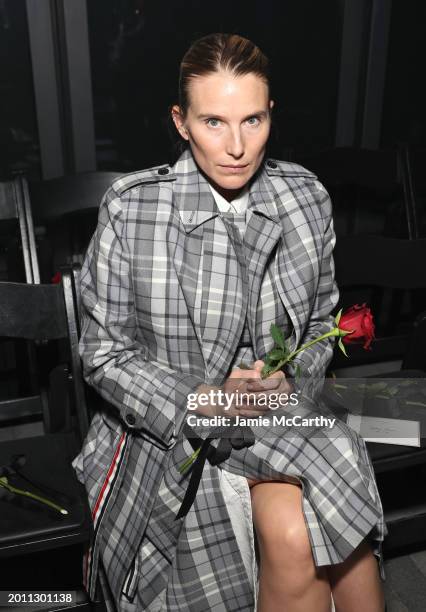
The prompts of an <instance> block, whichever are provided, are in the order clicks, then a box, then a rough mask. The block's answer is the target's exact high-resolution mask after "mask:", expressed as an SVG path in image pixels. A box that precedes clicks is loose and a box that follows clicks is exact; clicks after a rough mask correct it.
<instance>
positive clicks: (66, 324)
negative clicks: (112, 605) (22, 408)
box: [0, 271, 103, 610]
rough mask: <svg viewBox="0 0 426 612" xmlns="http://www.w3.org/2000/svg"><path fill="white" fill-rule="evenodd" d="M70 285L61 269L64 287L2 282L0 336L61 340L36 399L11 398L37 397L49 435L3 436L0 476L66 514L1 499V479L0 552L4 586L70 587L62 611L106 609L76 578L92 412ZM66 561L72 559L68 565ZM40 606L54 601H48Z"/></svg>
mask: <svg viewBox="0 0 426 612" xmlns="http://www.w3.org/2000/svg"><path fill="white" fill-rule="evenodd" d="M73 283H74V277H73V274H72V272H70V271H63V275H62V285H41V284H38V285H34V284H17V283H0V335H1V336H9V337H17V338H25V339H28V340H31V341H43V342H47V341H49V343H54V344H59V345H60V346H59V347H56V348H57V349H58V350H57V353H58V354H59V355H60V356H61V357H62V359H63V358H64V356H65V355H66V358H67V359H66V361H65V360H64V359H63V360H61V363H60V364H59V365H58V363H57V362H56V364H54V367H53V368H52V371H51V373H50V376H49V385H47V387H48V388H47V389H46V390H44V389H43V391H42V393H41V395H40V397H37V398H35V397H32V398H21V399H20V400H16V402H26V401H29V402H30V403H34V402H36V401H37V402H39V403H40V405H41V406H42V411H43V416H44V426H45V431H46V433H45V434H44V435H40V436H34V437H27V438H23V439H16V440H4V441H2V442H0V466H3V469H2V476H3V477H4V476H6V477H7V478H8V484H9V485H12V486H15V487H18V488H19V489H21V490H27V491H30V492H31V493H33V494H37V495H42V496H43V497H45V498H47V499H49V500H51V501H54V502H55V503H56V504H57V505H58V506H60V507H62V508H64V509H66V510H67V512H68V514H63V513H61V512H59V511H58V510H57V509H55V508H50V507H48V506H46V505H44V504H42V503H40V502H38V501H34V500H33V499H29V498H28V497H25V496H22V495H19V494H15V495H14V496H13V497H12V498H11V499H6V496H7V495H8V494H10V491H9V490H8V489H7V487H5V486H4V481H3V486H2V485H0V493H1V497H0V557H1V558H2V560H3V562H2V585H3V588H10V589H21V590H22V589H33V590H34V589H37V590H56V591H57V590H61V589H62V590H73V591H77V602H76V603H74V604H69V605H67V606H66V608H65V609H77V608H78V609H81V610H92V609H103V608H102V602H101V601H100V600H99V602H95V603H92V602H89V601H88V598H87V595H86V593H85V592H84V590H83V588H82V586H81V584H82V583H81V582H79V579H80V577H81V560H82V555H83V553H84V551H85V550H86V549H87V548H88V545H89V541H90V537H91V534H92V532H93V527H92V519H91V513H90V508H89V506H88V502H87V495H86V491H85V488H84V486H83V485H82V484H81V483H80V482H79V481H78V480H77V478H76V476H75V473H74V470H73V468H72V466H71V461H72V459H73V458H74V457H75V456H76V455H77V453H78V452H79V449H80V447H81V443H82V440H83V439H84V437H85V435H86V433H87V430H88V422H89V418H90V416H89V413H88V410H87V404H86V396H85V389H84V386H83V380H82V376H81V369H80V368H81V365H80V358H79V355H78V333H79V332H78V317H77V308H76V293H75V290H74V289H73ZM55 354H56V351H55ZM13 409H14V403H13V402H10V401H9V402H6V403H4V402H0V412H1V411H5V412H6V413H7V414H9V415H13ZM5 466H6V467H5ZM6 484H7V483H6ZM8 491H9V492H8ZM67 559H72V560H73V562H74V565H73V566H72V567H71V566H68V564H67ZM73 571H74V572H76V574H75V575H73ZM76 581H77V582H76ZM40 609H42V610H54V609H57V606H55V605H52V604H50V605H48V604H46V606H43V607H41V608H40Z"/></svg>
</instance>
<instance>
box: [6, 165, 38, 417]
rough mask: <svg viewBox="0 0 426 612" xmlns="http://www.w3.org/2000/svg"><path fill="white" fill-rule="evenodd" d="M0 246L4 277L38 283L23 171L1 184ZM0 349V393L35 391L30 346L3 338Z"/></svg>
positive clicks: (33, 357) (27, 193)
mask: <svg viewBox="0 0 426 612" xmlns="http://www.w3.org/2000/svg"><path fill="white" fill-rule="evenodd" d="M17 230H18V231H17ZM0 245H1V247H2V251H3V253H2V254H3V260H4V262H5V264H6V269H5V271H4V273H3V274H2V278H3V280H9V281H23V280H25V281H26V282H27V283H39V282H40V272H39V265H38V258H37V251H36V242H35V234H34V226H33V219H32V212H31V206H30V199H29V192H28V183H27V180H26V178H25V177H24V176H23V175H22V174H21V175H18V176H16V177H15V178H14V179H13V180H10V181H6V182H2V183H0ZM1 349H2V350H1V351H0V352H1V359H0V381H1V385H2V391H1V395H2V396H3V397H6V396H8V395H13V394H14V393H15V389H16V388H17V387H18V388H19V389H20V391H21V392H25V391H27V392H34V390H35V388H36V386H37V385H36V379H35V369H36V368H35V355H34V350H33V347H32V346H31V345H30V344H29V343H27V342H25V341H23V342H13V341H10V340H4V339H2V341H1ZM16 416H18V414H17V413H16ZM0 418H1V417H0Z"/></svg>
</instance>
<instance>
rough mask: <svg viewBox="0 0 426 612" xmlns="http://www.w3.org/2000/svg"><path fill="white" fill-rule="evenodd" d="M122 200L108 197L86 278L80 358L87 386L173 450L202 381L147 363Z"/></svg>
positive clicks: (84, 273)
mask: <svg viewBox="0 0 426 612" xmlns="http://www.w3.org/2000/svg"><path fill="white" fill-rule="evenodd" d="M124 226H125V223H124V222H123V205H122V202H121V198H120V196H118V195H117V193H116V192H115V191H113V190H112V189H110V190H109V191H108V192H107V194H106V195H105V197H104V199H103V201H102V203H101V207H100V211H99V218H98V225H97V228H96V231H95V233H94V235H93V238H92V240H91V242H90V245H89V247H88V251H87V254H86V258H85V261H84V264H83V269H82V277H81V306H82V309H81V310H82V315H81V318H82V320H81V328H82V332H81V339H80V347H79V348H80V355H81V358H82V363H83V374H84V378H85V380H86V381H87V382H88V383H89V384H90V385H92V386H93V387H94V388H95V389H96V390H97V391H98V392H99V393H100V395H101V396H102V397H103V398H105V399H106V400H107V401H108V402H110V403H111V404H112V405H113V406H115V407H116V408H117V409H118V411H119V415H120V417H121V419H122V420H123V421H124V423H125V424H126V425H127V427H128V428H130V429H134V430H137V431H138V432H140V433H141V435H144V436H147V437H148V438H150V439H151V440H152V441H153V442H154V443H156V444H158V445H160V446H161V447H165V448H170V447H171V446H173V445H174V444H175V442H176V438H177V436H178V434H179V431H180V429H181V427H182V425H183V421H184V418H185V414H186V403H187V395H188V393H191V392H194V391H195V389H196V388H197V387H198V385H200V384H201V383H202V382H204V381H203V380H201V379H199V378H197V377H195V376H192V375H190V374H188V373H184V372H181V371H175V370H173V369H172V368H170V367H167V366H166V365H164V364H160V363H158V362H156V361H152V360H149V359H147V358H146V350H145V347H144V346H143V341H142V342H141V341H140V340H138V338H141V337H143V336H142V335H141V334H137V333H136V332H137V327H136V326H137V320H136V313H135V304H134V295H133V284H132V278H131V272H130V256H129V249H128V248H127V244H126V239H125V235H124V234H125V232H124Z"/></svg>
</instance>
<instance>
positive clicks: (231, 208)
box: [209, 183, 249, 215]
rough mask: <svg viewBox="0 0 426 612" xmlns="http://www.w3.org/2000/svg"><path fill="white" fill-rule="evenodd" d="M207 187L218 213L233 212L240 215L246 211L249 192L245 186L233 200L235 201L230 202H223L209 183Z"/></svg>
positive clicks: (222, 198) (221, 197) (223, 199)
mask: <svg viewBox="0 0 426 612" xmlns="http://www.w3.org/2000/svg"><path fill="white" fill-rule="evenodd" d="M209 187H210V190H211V192H212V194H213V197H214V200H215V202H216V205H217V207H218V209H219V210H220V212H234V213H237V214H240V215H241V214H243V213H244V212H245V211H246V210H247V205H248V199H249V190H248V186H247V185H246V186H245V187H244V188H243V190H242V191H241V193H240V195H239V196H238V197H237V198H235V200H232V202H228V200H225V198H224V197H223V196H222V195H220V193H219V192H218V191H216V189H214V188H213V187H212V186H211V185H210V183H209Z"/></svg>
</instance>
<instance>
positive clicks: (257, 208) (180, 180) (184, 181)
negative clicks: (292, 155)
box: [173, 149, 280, 233]
mask: <svg viewBox="0 0 426 612" xmlns="http://www.w3.org/2000/svg"><path fill="white" fill-rule="evenodd" d="M173 170H174V173H175V176H176V182H175V185H174V201H175V204H176V206H177V208H178V211H179V216H180V218H181V221H182V224H183V225H184V227H185V231H186V232H187V233H190V232H192V231H193V230H194V229H195V228H196V227H198V226H200V225H201V224H203V223H205V222H206V221H209V220H210V219H213V218H214V217H217V216H218V215H219V214H220V211H219V210H218V208H217V205H216V202H215V200H214V197H213V194H212V192H211V191H210V188H209V185H208V182H207V179H206V178H205V177H204V175H203V174H202V173H201V171H200V169H199V167H198V165H197V163H196V162H195V160H194V157H193V155H192V153H191V151H190V149H187V150H185V151H184V152H183V153H182V155H181V156H180V157H179V159H178V160H177V162H176V163H175V165H174V167H173ZM265 174H266V171H265V168H264V163H262V165H261V166H260V168H259V170H258V171H257V173H256V175H255V176H254V177H253V179H252V180H251V185H250V189H249V201H248V206H247V208H248V209H251V211H252V212H254V213H258V214H261V215H263V216H264V217H266V218H267V219H270V220H271V221H273V222H274V223H276V224H279V223H280V217H279V214H278V211H277V206H276V203H275V197H274V196H275V194H274V192H273V189H272V188H271V186H270V185H269V183H268V181H267V177H265ZM256 179H257V180H256Z"/></svg>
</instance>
